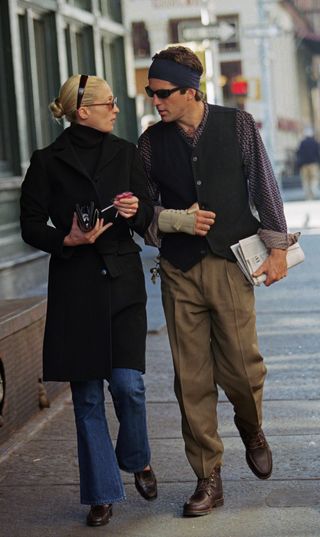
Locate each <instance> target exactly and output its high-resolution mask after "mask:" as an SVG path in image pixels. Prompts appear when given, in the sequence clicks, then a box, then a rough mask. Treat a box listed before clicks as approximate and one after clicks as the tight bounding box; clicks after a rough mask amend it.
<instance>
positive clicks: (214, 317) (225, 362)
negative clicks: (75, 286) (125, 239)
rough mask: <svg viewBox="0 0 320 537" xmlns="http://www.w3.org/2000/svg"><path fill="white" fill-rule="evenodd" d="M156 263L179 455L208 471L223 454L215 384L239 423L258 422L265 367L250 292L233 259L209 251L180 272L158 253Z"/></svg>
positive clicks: (199, 471)
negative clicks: (175, 403) (171, 367)
mask: <svg viewBox="0 0 320 537" xmlns="http://www.w3.org/2000/svg"><path fill="white" fill-rule="evenodd" d="M160 270H161V289H162V301H163V307H164V312H165V316H166V321H167V326H168V334H169V340H170V346H171V351H172V357H173V363H174V370H175V394H176V397H177V399H178V402H179V406H180V411H181V416H182V434H183V438H184V442H185V449H186V455H187V458H188V460H189V462H190V465H191V467H192V468H193V470H194V472H195V474H196V475H197V476H198V477H199V478H202V477H208V476H209V474H210V473H211V471H212V469H213V468H214V466H216V465H218V464H221V463H222V454H223V443H222V441H221V438H220V436H219V434H218V430H217V429H218V422H217V402H218V390H217V385H219V386H221V388H222V389H223V390H224V392H225V394H226V395H227V397H228V399H229V400H230V401H231V403H232V404H233V407H234V412H235V414H236V416H237V418H238V419H239V421H240V423H241V426H243V427H244V429H245V430H247V431H248V432H250V431H252V432H253V431H256V430H257V429H258V428H259V427H260V426H261V422H262V408H261V407H262V391H263V382H264V378H265V375H266V368H265V365H264V363H263V358H262V356H261V354H260V353H259V349H258V343H257V335H256V316H255V300H254V292H253V288H252V285H251V284H250V283H249V282H248V281H247V280H246V278H245V276H244V275H243V274H242V272H241V270H240V269H239V268H238V266H237V265H236V264H235V263H232V262H231V261H228V260H226V259H223V258H220V257H217V256H214V255H212V254H209V255H207V256H206V257H205V258H204V259H203V260H202V261H200V262H199V263H198V264H197V265H195V266H194V267H192V268H191V269H190V270H188V271H187V272H182V271H181V270H179V269H176V268H175V267H173V266H172V265H171V264H170V263H169V262H168V261H167V260H166V259H163V258H161V262H160Z"/></svg>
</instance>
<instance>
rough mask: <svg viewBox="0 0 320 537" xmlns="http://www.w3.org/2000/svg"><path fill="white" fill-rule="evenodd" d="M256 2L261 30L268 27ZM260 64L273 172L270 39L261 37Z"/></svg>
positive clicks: (263, 7) (262, 6)
mask: <svg viewBox="0 0 320 537" xmlns="http://www.w3.org/2000/svg"><path fill="white" fill-rule="evenodd" d="M257 1H258V16H259V23H260V25H261V27H262V28H265V27H267V26H268V20H267V12H266V5H265V1H264V0H257ZM259 52H260V63H261V82H262V84H261V86H262V97H263V130H264V137H265V145H266V149H267V152H268V155H269V158H270V161H271V165H272V167H273V169H274V170H275V172H276V171H277V170H276V169H275V110H274V100H273V91H272V64H271V55H270V37H268V36H265V35H261V37H260V43H259Z"/></svg>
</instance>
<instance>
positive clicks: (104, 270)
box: [100, 268, 108, 276]
mask: <svg viewBox="0 0 320 537" xmlns="http://www.w3.org/2000/svg"><path fill="white" fill-rule="evenodd" d="M100 274H101V276H106V275H107V274H108V271H107V269H105V268H103V269H101V272H100Z"/></svg>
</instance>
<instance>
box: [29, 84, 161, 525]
mask: <svg viewBox="0 0 320 537" xmlns="http://www.w3.org/2000/svg"><path fill="white" fill-rule="evenodd" d="M49 108H50V109H51V111H52V115H53V117H54V118H63V117H66V119H67V120H68V121H70V122H71V126H70V127H69V128H67V129H66V130H64V132H63V133H62V134H61V135H60V136H59V137H58V138H57V139H56V140H55V142H53V143H52V144H51V145H49V146H48V147H46V148H44V149H41V150H38V151H35V152H34V154H33V155H32V158H31V163H30V167H29V169H28V171H27V174H26V177H25V180H24V182H23V184H22V194H21V229H22V237H23V239H24V240H25V241H26V242H27V243H29V244H31V245H32V246H34V247H35V248H39V249H41V250H44V251H45V252H48V253H50V254H51V259H50V265H49V284H48V306H47V319H46V328H45V336H44V351H43V358H44V380H54V381H70V385H71V391H72V398H73V404H74V412H75V421H76V428H77V438H78V457H79V469H80V495H81V503H83V504H87V505H91V509H90V512H89V514H88V516H87V524H88V525H90V526H100V525H103V524H106V523H107V522H108V521H109V519H110V517H111V515H112V504H113V503H115V502H120V501H122V500H123V499H125V493H124V488H123V484H122V481H121V477H120V472H119V467H120V468H121V469H122V470H124V471H126V472H131V473H134V476H135V485H136V488H137V489H138V491H139V492H140V494H141V495H142V496H143V497H144V498H145V499H147V500H152V499H154V498H156V496H157V484H156V479H155V476H154V473H153V471H152V468H151V466H150V448H149V443H148V437H147V429H146V409H145V389H144V383H143V378H142V374H143V373H144V369H145V339H146V308H145V306H146V291H145V284H144V276H143V271H142V265H141V260H140V255H139V251H140V248H139V246H138V245H137V244H136V243H135V242H134V241H133V239H132V235H133V231H136V232H138V233H139V234H141V235H143V234H144V232H145V230H146V229H147V227H148V225H149V223H150V221H151V219H152V215H153V209H152V206H151V203H150V201H149V199H148V196H147V192H146V179H145V175H144V172H143V168H142V165H141V162H140V159H139V156H138V154H137V150H136V148H135V146H134V145H133V144H131V143H129V142H127V141H125V140H122V139H120V138H117V137H116V136H114V135H112V134H111V132H112V130H113V127H114V123H115V121H116V117H117V114H118V113H119V108H118V106H117V99H116V97H114V96H113V95H112V91H111V88H110V87H109V85H108V84H107V82H106V81H105V80H103V79H101V78H98V77H95V76H87V75H75V76H72V77H71V78H69V79H68V80H67V81H66V82H65V84H63V86H62V87H61V90H60V94H59V97H58V98H57V99H55V101H54V102H52V103H51V104H50V105H49ZM123 192H125V194H124V195H122V193H123ZM90 202H93V203H94V207H95V208H98V209H100V210H103V209H104V208H106V207H109V209H107V210H105V211H103V212H101V213H100V215H101V217H100V218H98V219H97V220H96V223H95V224H94V225H93V228H92V229H90V230H88V231H82V229H83V227H79V223H81V221H79V220H78V217H77V213H76V212H75V207H76V205H77V204H78V205H79V206H80V207H83V206H84V207H87V206H88V205H90ZM110 215H111V217H110ZM110 218H111V221H109V222H108V221H107V220H108V219H110ZM49 219H50V220H51V222H50V223H48V220H49ZM89 227H90V226H89ZM104 379H107V381H108V384H109V391H110V392H111V395H112V398H113V403H114V407H115V411H116V414H117V417H118V420H119V424H120V425H119V433H118V438H117V444H116V449H115V451H114V449H113V446H112V442H111V439H110V435H109V432H108V426H107V422H106V417H105V408H104V391H103V388H104Z"/></svg>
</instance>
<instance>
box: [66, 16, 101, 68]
mask: <svg viewBox="0 0 320 537" xmlns="http://www.w3.org/2000/svg"><path fill="white" fill-rule="evenodd" d="M65 37H66V47H67V62H68V75H69V76H71V75H74V74H78V73H79V74H80V73H81V74H86V75H93V74H95V70H96V68H95V61H94V48H93V34H92V28H91V27H89V26H80V25H78V24H70V25H68V26H67V27H66V29H65Z"/></svg>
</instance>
